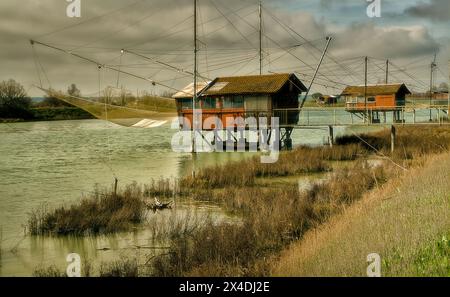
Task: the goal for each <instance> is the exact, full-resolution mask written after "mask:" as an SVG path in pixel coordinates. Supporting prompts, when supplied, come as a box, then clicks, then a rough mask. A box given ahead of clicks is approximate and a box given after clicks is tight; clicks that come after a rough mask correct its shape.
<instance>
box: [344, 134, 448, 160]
mask: <svg viewBox="0 0 450 297" xmlns="http://www.w3.org/2000/svg"><path fill="white" fill-rule="evenodd" d="M396 129H397V135H396V140H395V142H396V143H395V147H396V148H395V151H394V154H393V155H392V157H394V159H400V160H414V159H419V158H421V157H423V156H427V155H429V154H436V153H444V152H447V151H449V149H450V129H448V128H447V127H438V126H431V127H428V126H420V127H411V126H407V127H397V128H396ZM336 142H337V144H338V145H341V146H345V145H350V144H359V145H361V146H362V147H363V148H365V149H366V150H367V151H371V152H374V149H376V150H377V151H379V152H380V153H382V154H384V155H387V156H391V136H390V131H389V130H384V131H381V132H377V133H371V134H363V135H360V136H355V135H350V136H342V137H339V138H338V139H337V140H336Z"/></svg>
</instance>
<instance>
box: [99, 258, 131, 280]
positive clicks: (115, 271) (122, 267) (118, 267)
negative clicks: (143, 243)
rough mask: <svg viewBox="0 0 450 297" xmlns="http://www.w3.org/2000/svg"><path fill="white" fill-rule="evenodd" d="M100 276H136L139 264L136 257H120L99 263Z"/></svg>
mask: <svg viewBox="0 0 450 297" xmlns="http://www.w3.org/2000/svg"><path fill="white" fill-rule="evenodd" d="M99 274H100V277H138V276H139V265H138V263H137V260H136V259H127V258H125V259H121V260H117V261H114V262H111V263H102V264H101V265H100V272H99Z"/></svg>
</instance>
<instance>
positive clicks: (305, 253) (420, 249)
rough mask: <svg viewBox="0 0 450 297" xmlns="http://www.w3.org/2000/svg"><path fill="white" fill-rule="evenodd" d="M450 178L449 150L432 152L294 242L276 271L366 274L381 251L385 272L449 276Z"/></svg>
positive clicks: (278, 263)
mask: <svg viewBox="0 0 450 297" xmlns="http://www.w3.org/2000/svg"><path fill="white" fill-rule="evenodd" d="M449 180H450V154H448V153H447V154H443V155H440V156H435V157H430V158H429V159H428V160H427V161H426V162H425V164H424V165H423V167H418V168H414V169H411V170H410V171H409V172H408V173H406V174H405V175H404V176H403V177H402V178H395V179H392V180H390V181H389V183H387V184H386V185H385V187H382V188H380V189H378V190H376V191H374V192H372V193H370V194H369V195H367V196H366V197H365V198H364V199H363V200H361V201H360V203H357V204H355V205H353V206H352V207H350V208H349V209H347V210H346V211H345V212H344V213H343V214H341V215H339V216H337V217H335V218H333V219H332V220H331V221H330V222H329V223H327V224H325V225H323V226H321V227H320V228H318V229H315V230H314V231H313V232H310V233H308V234H307V235H306V236H305V238H304V239H303V240H302V241H301V242H297V243H294V244H293V245H292V246H291V247H290V248H289V249H288V250H287V251H285V252H284V253H282V255H281V257H280V259H279V260H277V261H275V263H274V264H273V268H272V273H273V275H277V276H365V273H366V268H367V263H366V257H367V255H368V254H370V253H378V254H379V255H380V256H381V258H382V263H383V266H382V275H383V276H450V266H449V262H448V255H449V252H450V247H449V244H448V240H447V238H448V230H450V195H449V193H450V185H449V183H448V181H449ZM446 236H447V237H446Z"/></svg>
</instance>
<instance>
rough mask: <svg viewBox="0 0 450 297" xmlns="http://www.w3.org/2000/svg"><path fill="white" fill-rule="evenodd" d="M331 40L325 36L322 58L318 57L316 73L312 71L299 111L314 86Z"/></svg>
mask: <svg viewBox="0 0 450 297" xmlns="http://www.w3.org/2000/svg"><path fill="white" fill-rule="evenodd" d="M332 39H333V38H332V37H330V36H327V44H326V45H325V49H324V50H323V53H322V56H321V57H320V61H319V64H317V67H316V71H314V75H313V78H312V79H311V82H310V83H309V88H308V90H307V91H306V94H305V97H304V98H303V101H302V103H301V104H300V111H301V110H302V109H303V106H305V102H306V99H308V95H309V92H310V91H311V88H312V86H313V84H314V80H315V79H316V77H317V74H318V73H319V69H320V66H321V65H322V62H323V59H324V58H325V55H326V54H327V51H328V47H329V46H330V42H331V40H332Z"/></svg>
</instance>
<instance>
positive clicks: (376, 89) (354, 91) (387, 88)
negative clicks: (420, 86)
mask: <svg viewBox="0 0 450 297" xmlns="http://www.w3.org/2000/svg"><path fill="white" fill-rule="evenodd" d="M400 91H402V92H404V94H411V92H410V91H409V90H408V88H407V87H406V86H405V84H388V85H369V86H367V96H376V95H392V94H397V93H399V92H400ZM364 94H365V86H348V87H346V88H345V90H344V91H343V92H342V96H347V95H354V96H364Z"/></svg>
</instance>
